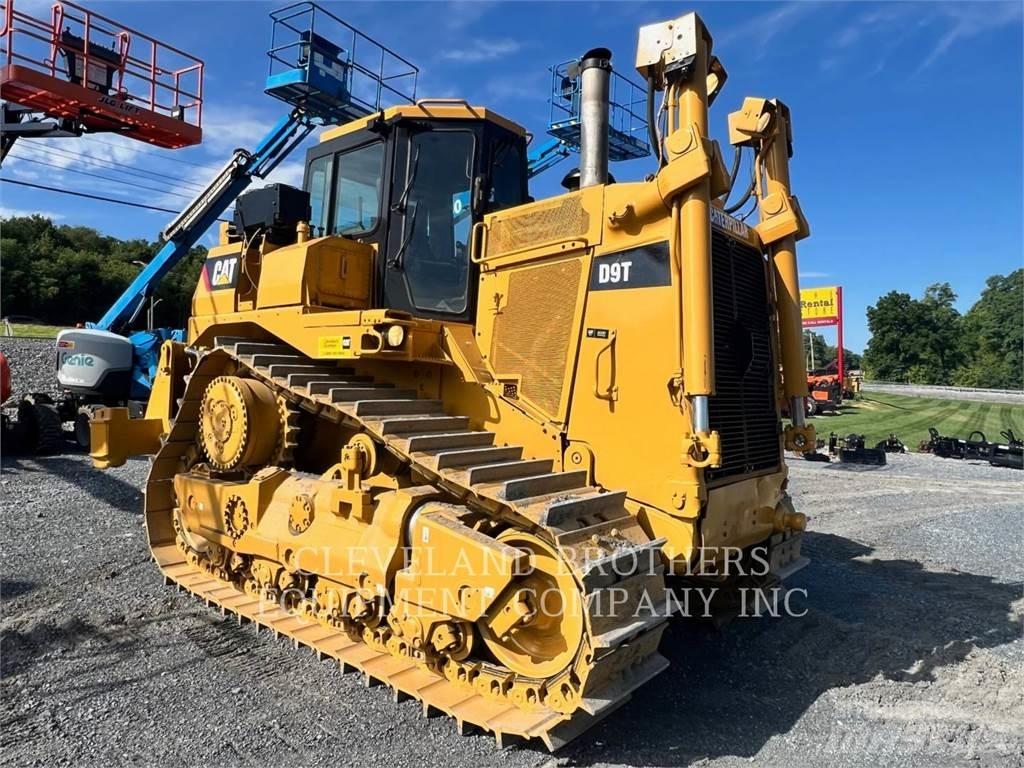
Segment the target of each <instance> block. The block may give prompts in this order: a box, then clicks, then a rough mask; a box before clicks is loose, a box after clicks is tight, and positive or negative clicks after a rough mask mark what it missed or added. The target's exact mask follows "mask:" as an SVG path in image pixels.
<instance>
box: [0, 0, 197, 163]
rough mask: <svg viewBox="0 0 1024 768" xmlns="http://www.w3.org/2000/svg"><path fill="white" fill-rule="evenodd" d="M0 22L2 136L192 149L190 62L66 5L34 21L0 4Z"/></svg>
mask: <svg viewBox="0 0 1024 768" xmlns="http://www.w3.org/2000/svg"><path fill="white" fill-rule="evenodd" d="M0 19H2V22H0V23H2V24H3V26H2V28H0V63H2V67H3V68H2V78H0V97H2V98H3V99H4V101H5V102H7V104H5V110H4V112H5V126H4V129H5V133H12V132H13V135H15V136H17V135H18V134H19V132H20V133H21V134H22V135H25V136H30V135H31V136H42V135H63V136H77V135H81V134H82V133H84V132H101V131H108V132H109V131H112V132H120V133H124V134H126V135H128V136H130V137H131V138H134V139H138V140H141V141H145V142H147V143H149V144H153V145H155V146H159V147H165V148H172V149H176V148H179V147H186V146H192V145H194V144H198V143H199V142H200V141H201V139H202V107H203V69H204V64H203V62H202V61H201V60H200V59H198V58H196V57H195V56H192V55H190V54H187V53H185V52H184V51H181V50H179V49H177V48H175V47H173V46H171V45H168V44H166V43H163V42H160V41H159V40H157V39H156V38H154V37H151V36H149V35H146V34H144V33H142V32H139V31H138V30H135V29H132V28H130V27H126V26H124V25H122V24H120V23H119V22H117V21H114V20H112V19H109V18H107V17H106V16H103V15H101V14H98V13H95V12H93V11H89V10H87V9H85V8H82V7H81V6H78V5H75V4H74V3H70V2H58V3H54V4H53V6H52V7H51V8H50V10H49V13H48V16H47V17H43V18H40V17H38V16H34V15H33V14H32V12H31V11H26V10H22V8H20V7H16V2H15V0H5V1H4V2H3V3H2V4H0ZM61 59H63V61H61ZM33 113H35V114H36V117H35V119H34V120H26V119H25V118H26V117H29V116H30V115H32V114H33ZM42 118H52V119H55V120H57V121H58V122H57V123H42V122H41V120H42ZM19 124H23V126H22V127H23V129H24V130H20V131H19V128H18V125H19ZM48 126H49V127H50V128H51V130H49V131H48V130H47V127H48Z"/></svg>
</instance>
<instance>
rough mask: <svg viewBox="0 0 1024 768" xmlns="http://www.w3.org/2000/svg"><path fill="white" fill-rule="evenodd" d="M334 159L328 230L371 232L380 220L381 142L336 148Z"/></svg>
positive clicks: (353, 233)
mask: <svg viewBox="0 0 1024 768" xmlns="http://www.w3.org/2000/svg"><path fill="white" fill-rule="evenodd" d="M335 163H336V165H337V171H336V173H335V181H334V213H333V216H332V217H331V234H334V235H349V236H350V237H351V236H355V235H365V234H367V233H369V232H372V231H373V230H374V229H376V228H377V223H378V222H379V221H380V194H381V186H382V177H383V172H384V144H383V143H381V142H376V143H374V144H367V145H366V146H363V147H359V148H358V149H352V150H349V151H348V152H340V153H338V155H337V156H336V158H335Z"/></svg>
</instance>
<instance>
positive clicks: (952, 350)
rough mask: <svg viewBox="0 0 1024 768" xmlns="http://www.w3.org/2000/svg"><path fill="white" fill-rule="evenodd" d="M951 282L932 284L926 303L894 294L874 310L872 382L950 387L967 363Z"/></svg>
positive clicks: (868, 356)
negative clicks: (904, 382)
mask: <svg viewBox="0 0 1024 768" xmlns="http://www.w3.org/2000/svg"><path fill="white" fill-rule="evenodd" d="M955 301H956V294H955V293H954V292H953V289H952V288H951V287H950V286H949V284H948V283H937V284H935V285H931V286H929V287H928V288H927V289H926V290H925V293H924V296H923V297H922V298H921V299H914V298H912V297H911V296H910V294H908V293H900V292H898V291H890V292H889V293H887V294H886V295H884V296H882V297H880V298H879V299H878V301H877V302H876V303H875V305H874V306H871V307H868V310H867V316H868V330H869V331H870V332H871V340H870V341H869V342H868V346H867V349H866V350H865V351H864V360H863V364H864V368H865V369H866V371H867V373H868V375H869V376H870V377H871V378H875V379H881V380H884V381H907V382H910V381H912V382H913V383H916V384H948V383H950V381H951V380H952V377H953V373H954V371H955V370H957V368H959V366H960V365H962V364H963V362H964V349H963V345H962V342H961V333H962V325H963V319H962V318H961V317H960V313H959V312H957V311H956V309H955V308H954V306H953V304H954V302H955Z"/></svg>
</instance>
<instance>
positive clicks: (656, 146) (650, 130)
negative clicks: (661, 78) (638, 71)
mask: <svg viewBox="0 0 1024 768" xmlns="http://www.w3.org/2000/svg"><path fill="white" fill-rule="evenodd" d="M647 140H648V141H649V142H650V143H651V152H652V153H653V154H654V157H655V159H656V160H657V161H658V167H659V168H660V167H661V166H662V165H664V160H663V159H662V157H661V141H660V140H659V139H658V131H657V128H656V124H655V122H654V75H648V76H647Z"/></svg>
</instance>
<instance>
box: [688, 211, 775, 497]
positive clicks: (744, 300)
mask: <svg viewBox="0 0 1024 768" xmlns="http://www.w3.org/2000/svg"><path fill="white" fill-rule="evenodd" d="M711 259H712V269H713V272H712V275H713V277H712V285H713V288H712V290H713V292H714V326H715V347H714V354H715V395H714V397H712V398H710V401H709V403H708V405H709V416H710V420H711V428H712V429H715V430H718V433H719V435H720V437H721V441H722V466H721V467H718V468H717V469H709V470H708V471H707V473H706V477H707V480H708V481H712V480H721V479H723V478H727V477H733V476H736V475H745V474H750V473H753V472H760V471H763V470H767V469H773V468H775V467H777V466H778V465H779V461H780V452H781V448H780V444H779V434H780V424H779V417H778V413H777V412H776V406H775V378H776V376H775V360H774V356H773V354H772V334H771V322H772V320H771V313H770V309H769V306H768V290H767V284H766V279H767V276H766V263H765V260H764V257H763V256H762V255H761V253H760V252H759V251H758V250H757V249H756V248H753V247H751V246H750V245H747V244H746V243H742V242H739V241H737V240H734V239H733V238H731V237H728V236H726V235H724V234H723V233H721V232H719V231H718V230H717V229H713V230H712V236H711Z"/></svg>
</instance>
